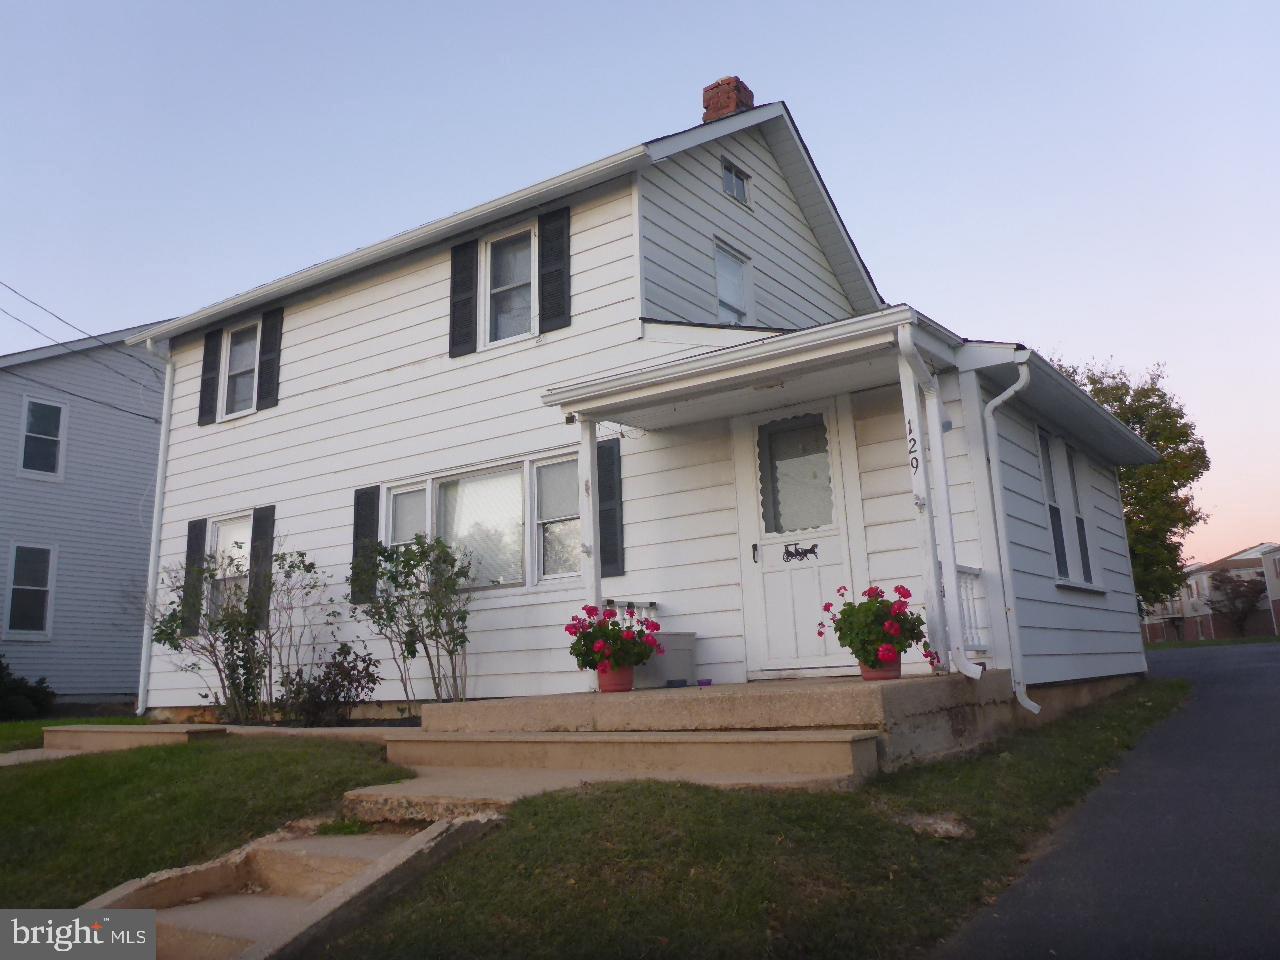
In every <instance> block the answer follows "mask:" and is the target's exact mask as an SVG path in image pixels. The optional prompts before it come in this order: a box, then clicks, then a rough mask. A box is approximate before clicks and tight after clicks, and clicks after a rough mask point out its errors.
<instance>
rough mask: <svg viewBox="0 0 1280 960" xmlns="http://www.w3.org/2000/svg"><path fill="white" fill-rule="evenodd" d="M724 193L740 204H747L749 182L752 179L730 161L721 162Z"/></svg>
mask: <svg viewBox="0 0 1280 960" xmlns="http://www.w3.org/2000/svg"><path fill="white" fill-rule="evenodd" d="M720 168H721V173H722V177H723V179H722V181H721V182H722V185H723V187H724V192H725V193H727V194H728V195H729V196H731V197H733V199H735V200H737V201H738V202H739V203H746V202H747V181H748V180H750V179H751V178H750V177H749V176H747V175H746V174H745V173H743V172H742V170H741V169H740V168H738V167H736V166H734V165H733V164H732V163H730V162H729V161H728V160H721V161H720Z"/></svg>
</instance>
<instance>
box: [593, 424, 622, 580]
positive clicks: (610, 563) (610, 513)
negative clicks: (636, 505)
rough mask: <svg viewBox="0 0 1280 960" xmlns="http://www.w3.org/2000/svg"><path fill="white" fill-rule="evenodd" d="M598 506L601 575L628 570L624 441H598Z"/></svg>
mask: <svg viewBox="0 0 1280 960" xmlns="http://www.w3.org/2000/svg"><path fill="white" fill-rule="evenodd" d="M596 476H597V479H596V509H597V511H598V513H599V515H600V545H599V550H600V576H602V577H620V576H622V574H623V573H624V572H625V569H626V565H625V564H624V563H623V557H624V550H623V546H622V441H621V440H620V439H618V438H617V437H614V438H613V439H612V440H601V441H600V442H599V443H597V444H596Z"/></svg>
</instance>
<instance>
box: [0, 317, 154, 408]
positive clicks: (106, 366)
mask: <svg viewBox="0 0 1280 960" xmlns="http://www.w3.org/2000/svg"><path fill="white" fill-rule="evenodd" d="M0 313H3V314H4V315H5V316H6V317H8V318H9V319H11V320H17V321H18V322H19V323H20V324H22V325H23V326H24V327H26V328H27V329H28V330H32V331H34V332H36V333H38V334H40V336H42V337H44V338H45V339H46V340H48V341H49V342H50V343H52V344H53V345H54V346H55V347H61V348H62V349H63V350H65V351H67V353H71V354H79V353H81V352H82V351H79V350H76V349H75V348H74V347H72V346H71V345H70V344H67V343H63V342H62V341H61V340H56V339H54V338H53V337H51V336H49V334H47V333H45V332H44V331H43V330H41V329H40V328H39V327H37V326H36V325H35V324H33V323H27V321H25V320H23V319H22V318H21V317H20V316H18V315H17V314H16V313H10V312H9V311H8V310H6V309H5V308H4V307H0ZM84 357H85V358H86V359H88V360H92V361H93V362H94V363H96V364H97V365H98V366H100V367H103V368H104V369H107V370H110V371H111V372H112V373H114V374H117V375H118V376H121V377H124V378H125V379H126V380H128V381H129V382H130V383H136V384H137V385H138V386H140V387H141V388H142V389H143V390H159V389H160V388H159V387H157V386H156V385H155V384H154V383H143V382H142V381H141V380H136V379H134V378H133V377H131V376H129V375H128V374H127V373H125V372H124V371H123V370H117V369H116V368H115V367H113V366H111V364H109V363H104V362H103V361H102V360H99V359H98V358H97V357H95V356H94V355H93V354H91V353H84Z"/></svg>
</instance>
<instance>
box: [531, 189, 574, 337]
mask: <svg viewBox="0 0 1280 960" xmlns="http://www.w3.org/2000/svg"><path fill="white" fill-rule="evenodd" d="M567 326H569V208H568V207H562V208H561V209H559V210H552V211H551V212H550V213H544V214H543V215H542V216H540V217H539V218H538V332H539V333H547V332H548V331H551V330H563V329H564V328H565V327H567Z"/></svg>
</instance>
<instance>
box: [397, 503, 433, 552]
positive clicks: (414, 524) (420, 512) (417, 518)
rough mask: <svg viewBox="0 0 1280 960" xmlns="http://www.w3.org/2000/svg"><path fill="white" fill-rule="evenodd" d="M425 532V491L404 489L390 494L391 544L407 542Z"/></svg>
mask: <svg viewBox="0 0 1280 960" xmlns="http://www.w3.org/2000/svg"><path fill="white" fill-rule="evenodd" d="M426 533H427V491H426V490H425V489H418V490H405V491H404V492H403V493H396V494H392V496H391V544H392V546H395V545H396V544H400V543H408V542H409V541H410V540H412V539H413V538H414V537H416V536H417V535H418V534H422V535H423V536H426Z"/></svg>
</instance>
